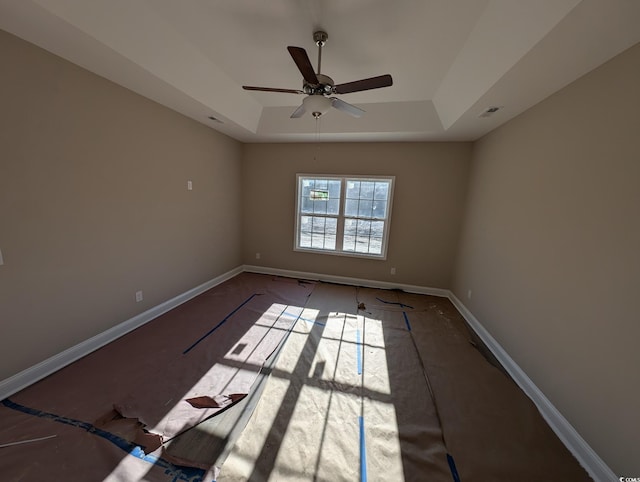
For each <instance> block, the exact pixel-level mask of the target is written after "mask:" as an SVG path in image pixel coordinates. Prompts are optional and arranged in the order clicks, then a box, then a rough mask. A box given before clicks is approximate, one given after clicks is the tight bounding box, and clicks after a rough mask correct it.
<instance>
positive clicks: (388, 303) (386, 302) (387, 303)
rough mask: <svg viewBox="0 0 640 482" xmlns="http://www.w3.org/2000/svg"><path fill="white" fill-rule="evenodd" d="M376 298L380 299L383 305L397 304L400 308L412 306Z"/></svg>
mask: <svg viewBox="0 0 640 482" xmlns="http://www.w3.org/2000/svg"><path fill="white" fill-rule="evenodd" d="M376 300H378V301H380V302H381V303H384V304H385V305H398V306H399V307H400V308H411V309H413V306H409V305H405V304H404V303H398V302H396V301H385V300H383V299H381V298H378V297H376Z"/></svg>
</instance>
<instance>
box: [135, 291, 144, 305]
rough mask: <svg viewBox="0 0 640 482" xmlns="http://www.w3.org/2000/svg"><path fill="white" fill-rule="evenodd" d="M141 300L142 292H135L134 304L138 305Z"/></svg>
mask: <svg viewBox="0 0 640 482" xmlns="http://www.w3.org/2000/svg"><path fill="white" fill-rule="evenodd" d="M142 298H143V297H142V291H136V303H140V302H141V301H142Z"/></svg>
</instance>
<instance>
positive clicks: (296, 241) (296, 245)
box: [293, 173, 396, 261]
mask: <svg viewBox="0 0 640 482" xmlns="http://www.w3.org/2000/svg"><path fill="white" fill-rule="evenodd" d="M309 178H310V179H327V180H338V181H340V208H339V210H338V215H337V216H333V215H329V216H327V217H331V218H337V220H338V225H337V230H336V249H335V250H331V249H322V248H307V247H301V246H300V218H301V216H302V215H303V213H302V212H301V211H300V210H301V198H300V183H301V179H309ZM350 180H354V181H374V182H375V181H380V180H384V181H389V184H390V186H389V199H388V206H387V216H386V218H385V219H382V220H378V221H384V231H383V234H382V252H381V253H380V254H370V253H357V252H355V251H344V250H343V249H342V242H343V235H344V224H345V223H344V221H345V219H347V218H350V219H365V218H357V217H356V218H353V217H351V216H345V213H344V210H345V205H346V192H347V190H346V183H347V182H348V181H350ZM395 184H396V177H395V176H383V175H350V174H318V173H297V174H296V189H295V196H296V200H295V223H294V232H293V250H294V251H297V252H302V253H314V254H328V255H331V256H347V257H353V258H366V259H377V260H382V261H384V260H386V259H387V252H388V248H389V233H390V231H391V212H392V207H393V193H394V189H395ZM338 246H340V248H341V249H340V250H338Z"/></svg>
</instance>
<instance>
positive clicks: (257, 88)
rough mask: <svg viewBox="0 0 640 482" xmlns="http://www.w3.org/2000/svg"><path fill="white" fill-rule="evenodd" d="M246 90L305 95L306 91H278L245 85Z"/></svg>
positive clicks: (272, 88)
mask: <svg viewBox="0 0 640 482" xmlns="http://www.w3.org/2000/svg"><path fill="white" fill-rule="evenodd" d="M242 88H243V89H244V90H257V91H260V92H282V93H285V94H304V91H302V90H298V89H277V88H274V87H254V86H252V85H243V86H242Z"/></svg>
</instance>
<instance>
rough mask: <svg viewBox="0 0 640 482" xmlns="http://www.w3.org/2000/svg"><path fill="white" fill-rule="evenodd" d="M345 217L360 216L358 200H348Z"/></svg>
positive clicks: (345, 206)
mask: <svg viewBox="0 0 640 482" xmlns="http://www.w3.org/2000/svg"><path fill="white" fill-rule="evenodd" d="M344 214H345V216H357V215H358V200H357V199H347V200H346V201H345V203H344Z"/></svg>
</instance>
